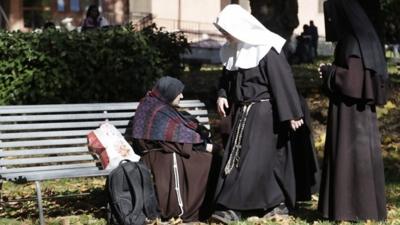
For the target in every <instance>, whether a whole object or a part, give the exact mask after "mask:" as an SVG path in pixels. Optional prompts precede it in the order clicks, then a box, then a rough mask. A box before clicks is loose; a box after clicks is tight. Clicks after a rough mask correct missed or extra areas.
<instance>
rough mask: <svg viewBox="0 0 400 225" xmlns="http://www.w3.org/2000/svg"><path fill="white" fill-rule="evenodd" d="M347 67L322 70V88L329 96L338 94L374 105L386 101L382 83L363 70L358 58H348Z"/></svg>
mask: <svg viewBox="0 0 400 225" xmlns="http://www.w3.org/2000/svg"><path fill="white" fill-rule="evenodd" d="M347 65H348V68H343V67H340V66H337V65H334V66H331V67H328V68H326V69H325V70H323V76H324V83H325V84H324V86H325V87H326V89H327V91H328V92H330V93H329V94H340V95H343V96H347V97H350V98H353V99H359V100H363V101H371V102H374V103H375V104H380V103H381V102H383V103H384V102H385V101H386V96H385V84H384V82H383V81H381V80H380V79H379V76H376V75H374V72H373V71H370V70H364V66H363V63H362V60H361V59H360V58H359V57H355V56H351V57H349V58H348V59H347Z"/></svg>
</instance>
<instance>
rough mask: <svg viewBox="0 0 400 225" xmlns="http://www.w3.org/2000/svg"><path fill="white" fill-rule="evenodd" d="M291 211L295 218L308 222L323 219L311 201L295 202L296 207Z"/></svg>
mask: <svg viewBox="0 0 400 225" xmlns="http://www.w3.org/2000/svg"><path fill="white" fill-rule="evenodd" d="M292 213H293V216H294V217H295V218H298V219H301V220H303V221H305V222H307V223H310V224H312V223H313V222H314V221H317V220H322V219H323V218H322V217H321V215H320V214H319V212H318V211H317V209H316V208H315V206H313V203H311V202H300V203H297V206H296V209H295V210H294V211H293V212H292Z"/></svg>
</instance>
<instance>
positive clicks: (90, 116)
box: [0, 112, 135, 122]
mask: <svg viewBox="0 0 400 225" xmlns="http://www.w3.org/2000/svg"><path fill="white" fill-rule="evenodd" d="M134 115H135V113H133V112H127V113H81V114H56V115H54V114H43V115H29V116H28V115H22V116H2V117H0V122H30V121H57V120H88V119H111V118H130V117H132V116H134Z"/></svg>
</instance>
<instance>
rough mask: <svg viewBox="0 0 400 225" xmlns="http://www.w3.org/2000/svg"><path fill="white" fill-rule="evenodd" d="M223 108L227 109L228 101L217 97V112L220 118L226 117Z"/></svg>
mask: <svg viewBox="0 0 400 225" xmlns="http://www.w3.org/2000/svg"><path fill="white" fill-rule="evenodd" d="M225 108H229V104H228V99H226V98H224V97H219V98H218V100H217V110H218V114H219V115H220V116H223V117H225V116H226V113H225Z"/></svg>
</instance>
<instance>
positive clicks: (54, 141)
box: [0, 138, 87, 148]
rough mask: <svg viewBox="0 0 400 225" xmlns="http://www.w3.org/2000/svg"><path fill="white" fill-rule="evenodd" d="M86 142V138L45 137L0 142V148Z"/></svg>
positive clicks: (80, 143)
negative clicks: (44, 138) (34, 139)
mask: <svg viewBox="0 0 400 225" xmlns="http://www.w3.org/2000/svg"><path fill="white" fill-rule="evenodd" d="M86 143H87V139H86V138H69V139H50V140H49V139H46V140H39V141H13V142H0V148H13V147H14V148H15V147H37V146H59V145H82V144H86Z"/></svg>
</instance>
